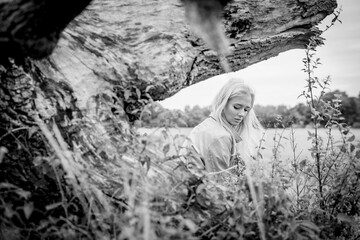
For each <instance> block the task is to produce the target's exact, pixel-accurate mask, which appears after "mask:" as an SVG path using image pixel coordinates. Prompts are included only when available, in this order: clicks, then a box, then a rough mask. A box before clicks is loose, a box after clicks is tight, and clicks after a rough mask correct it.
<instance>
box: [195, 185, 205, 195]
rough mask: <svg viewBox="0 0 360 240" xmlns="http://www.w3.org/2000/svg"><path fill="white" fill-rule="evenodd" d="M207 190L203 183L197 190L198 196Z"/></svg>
mask: <svg viewBox="0 0 360 240" xmlns="http://www.w3.org/2000/svg"><path fill="white" fill-rule="evenodd" d="M204 189H205V184H203V183H201V184H199V186H198V187H197V188H196V194H199V193H201V192H202V190H204Z"/></svg>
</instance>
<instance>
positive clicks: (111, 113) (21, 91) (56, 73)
mask: <svg viewBox="0 0 360 240" xmlns="http://www.w3.org/2000/svg"><path fill="white" fill-rule="evenodd" d="M37 2H38V1H37ZM37 2H36V3H35V1H31V0H18V1H10V2H9V1H5V2H4V1H3V2H2V3H0V11H1V13H0V21H1V26H0V51H1V58H0V75H1V82H0V111H1V113H0V120H1V123H0V128H1V129H0V141H1V142H0V146H5V147H6V148H7V149H8V154H6V155H5V158H4V161H3V163H2V164H3V166H6V168H3V169H2V170H1V171H5V172H4V173H6V171H8V172H7V173H9V172H11V171H12V172H13V173H12V175H13V176H16V178H17V179H23V180H21V181H20V180H16V181H14V180H13V179H10V178H3V179H1V181H2V182H3V181H9V182H12V183H14V184H16V185H21V186H24V182H29V181H30V182H34V181H35V180H34V179H36V178H39V176H40V175H41V174H40V173H39V171H40V170H39V169H37V167H36V166H37V165H36V164H35V165H34V164H33V162H34V161H35V160H39V158H41V159H42V160H44V159H46V157H45V156H47V157H49V156H51V155H52V151H53V150H50V149H54V143H51V141H50V139H49V137H46V138H44V136H46V134H45V133H44V131H45V132H46V130H44V128H45V126H47V127H50V128H51V132H54V131H55V132H56V127H54V126H55V125H54V123H55V124H56V126H58V127H59V128H60V132H61V134H62V137H63V138H64V139H65V142H66V143H67V144H65V145H64V144H62V143H61V139H59V136H57V137H56V136H55V137H56V140H57V142H56V144H58V147H59V146H60V149H61V151H60V153H57V158H59V159H63V161H62V164H61V166H62V167H63V168H67V167H68V168H67V169H65V170H66V171H68V172H69V171H70V172H71V171H72V170H70V169H72V167H71V166H77V167H74V168H78V169H81V170H79V172H76V171H75V173H74V174H75V175H76V176H77V177H78V178H80V177H79V176H84V174H85V176H86V180H83V181H82V180H78V181H79V182H80V185H81V184H83V185H82V186H83V187H84V186H85V185H86V183H85V182H90V183H92V184H91V186H92V189H93V188H96V189H102V191H103V192H105V193H106V194H108V195H110V196H114V194H115V193H118V192H119V191H118V190H119V188H122V180H121V179H124V175H126V174H127V173H129V171H130V170H126V169H128V168H129V166H132V165H134V164H135V163H134V162H132V160H131V159H137V160H140V162H141V163H143V164H150V163H149V162H148V158H147V157H149V156H150V155H151V154H152V153H151V152H147V153H146V154H145V153H144V152H143V151H141V150H142V149H145V146H146V144H147V143H144V142H143V141H141V140H140V139H138V138H136V137H134V136H135V133H134V131H133V129H132V127H131V123H132V122H133V121H135V120H136V119H138V118H139V116H140V114H141V110H142V108H143V107H144V106H145V105H146V104H147V103H149V102H150V101H153V100H162V99H165V98H167V97H169V96H172V95H173V94H175V93H176V92H178V91H179V90H181V89H182V88H184V87H187V86H190V85H192V84H194V83H197V82H200V81H203V80H206V79H207V78H210V77H212V76H215V75H218V74H221V73H223V72H224V71H223V69H222V68H221V66H220V64H219V60H218V57H217V54H216V52H214V51H213V50H211V49H209V48H208V47H207V45H205V44H204V42H203V41H202V40H200V39H199V38H198V37H197V36H195V35H194V34H193V33H192V31H191V30H190V29H189V27H188V25H187V23H186V20H185V19H184V15H185V13H184V8H183V6H182V4H181V3H180V2H179V1H177V0H169V1H156V0H154V1H140V0H122V1H117V0H101V1H100V0H95V1H93V2H92V3H91V4H90V5H89V6H87V9H86V10H85V11H83V12H82V13H81V14H80V15H79V16H77V17H76V18H75V19H74V20H73V21H71V19H73V18H74V17H75V16H76V15H77V14H78V13H80V11H81V10H82V9H83V8H85V6H86V5H87V4H88V3H89V2H90V0H83V1H80V0H77V1H75V2H76V3H73V2H71V3H70V2H69V1H61V4H60V3H56V4H55V3H53V1H45V0H42V1H41V2H42V3H43V4H39V5H37ZM50 2H51V3H50ZM336 6H337V4H336V0H322V1H314V0H303V1H297V0H289V1H286V3H284V1H281V0H277V1H260V0H249V1H241V0H234V1H232V2H230V3H229V4H227V5H226V7H225V9H224V11H223V20H222V21H223V22H222V23H223V26H224V29H225V34H226V36H227V38H228V39H229V42H230V49H231V54H230V55H229V56H227V57H226V60H227V61H228V62H229V64H230V67H231V69H232V70H233V71H237V70H240V69H243V68H246V67H248V66H250V65H252V64H255V63H257V62H260V61H263V60H266V59H268V58H271V57H274V56H277V55H278V54H279V53H281V52H284V51H287V50H290V49H294V48H305V47H306V45H307V43H308V42H309V38H310V37H311V36H320V34H321V32H320V31H319V30H318V29H317V28H316V25H317V24H319V22H320V21H321V20H322V19H324V18H325V17H326V16H328V15H330V14H331V13H332V12H333V11H334V9H335V8H336ZM25 13H26V14H25ZM70 21H71V22H70ZM69 22H70V24H69V25H67V24H68V23H69ZM66 26H67V27H66ZM65 27H66V28H65ZM64 28H65V30H63V29H64ZM59 37H60V39H59ZM318 39H319V44H321V43H322V39H321V38H318ZM50 53H51V55H49V54H50ZM48 55H49V56H48ZM44 56H47V57H45V58H43V57H44ZM43 123H45V125H44V124H43ZM40 129H42V131H40ZM55 135H56V134H55ZM49 141H50V144H48V142H49ZM56 144H55V145H56ZM50 146H51V147H50ZM55 148H56V146H55ZM67 149H72V150H73V151H77V153H79V154H81V157H79V158H76V157H69V156H66V154H64V155H62V154H61V152H66V151H67ZM55 152H56V150H55ZM125 155H126V156H127V157H124V156H125ZM0 156H1V154H0ZM119 156H122V158H121V160H123V161H124V162H125V163H124V162H121V163H119V158H118V157H119ZM129 156H131V157H129ZM146 156H147V157H146ZM20 159H21V161H18V160H20ZM79 159H80V160H79ZM81 159H83V160H84V159H86V161H85V162H84V161H82V160H81ZM1 160H2V159H0V164H1ZM44 161H45V160H44ZM66 162H68V163H70V164H68V165H67V163H66ZM14 165H20V166H21V167H20V168H22V169H23V170H21V169H17V170H14V169H13V166H14ZM25 165H26V166H27V167H24V166H25ZM34 166H35V167H34ZM66 166H67V167H66ZM4 169H8V170H4ZM9 169H12V170H11V171H10V170H9ZM50 172H51V171H50ZM129 174H130V173H129ZM42 175H44V174H42ZM50 175H51V174H50ZM68 175H69V173H68ZM8 176H10V175H8ZM20 176H21V177H20ZM32 176H33V177H32ZM52 179H53V182H54V184H56V183H55V182H56V181H55V177H54V176H53V175H52ZM67 179H69V177H68V178H67ZM49 188H50V187H49ZM85 188H86V187H85ZM31 189H32V187H31V186H29V187H28V190H31ZM96 189H95V190H94V189H93V190H94V191H90V192H92V193H91V194H93V195H96V192H97V191H98V190H96ZM120 192H121V191H120ZM115 195H116V194H115ZM57 198H59V196H57ZM100 198H101V197H98V196H97V199H98V200H99V199H100ZM99 201H101V200H99ZM48 203H49V202H47V204H48Z"/></svg>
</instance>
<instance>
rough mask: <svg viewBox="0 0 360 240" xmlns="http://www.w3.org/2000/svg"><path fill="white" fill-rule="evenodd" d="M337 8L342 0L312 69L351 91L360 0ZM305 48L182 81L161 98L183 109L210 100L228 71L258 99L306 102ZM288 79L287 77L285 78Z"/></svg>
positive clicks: (355, 91) (359, 52)
mask: <svg viewBox="0 0 360 240" xmlns="http://www.w3.org/2000/svg"><path fill="white" fill-rule="evenodd" d="M337 2H338V8H337V9H339V8H340V6H342V11H341V12H340V16H339V20H340V21H341V22H342V23H340V22H336V23H335V25H334V26H332V27H331V28H330V29H328V30H327V31H326V32H324V34H322V37H324V38H325V41H324V45H322V46H319V47H318V48H317V51H316V56H315V57H317V58H320V62H321V63H322V64H321V65H320V66H319V67H318V69H317V70H316V72H315V76H317V77H319V79H324V78H326V77H327V76H330V78H331V83H330V86H329V88H330V89H329V91H335V90H339V91H341V92H345V93H346V94H347V95H348V96H349V97H358V96H359V94H360V81H359V79H360V69H359V68H358V66H357V65H358V64H359V62H360V43H359V39H360V15H359V14H358V12H359V11H360V1H351V0H338V1H337ZM333 17H334V15H330V16H328V17H327V18H326V19H324V20H323V22H322V23H321V24H320V25H319V28H320V29H324V28H325V26H326V24H329V23H330V22H331V20H332V19H333ZM304 57H305V50H304V49H294V50H289V51H286V52H283V53H280V54H279V55H278V56H276V57H273V58H270V59H267V60H264V61H261V62H259V63H256V64H253V65H251V66H249V67H247V68H245V69H242V70H239V71H235V72H231V73H228V74H227V73H225V74H221V75H218V76H214V77H212V78H209V79H206V80H204V81H202V82H199V83H196V84H194V85H192V86H189V87H186V88H184V89H182V90H181V91H179V92H178V93H176V94H175V95H174V96H172V97H170V98H167V99H165V100H163V101H159V103H160V104H161V105H162V106H163V107H164V108H167V109H182V110H183V109H184V108H185V106H186V105H189V106H190V107H192V106H195V105H198V106H200V107H206V106H210V105H211V102H212V100H213V98H214V96H215V94H216V93H217V90H218V89H219V88H221V86H222V85H223V84H224V83H225V80H226V79H227V78H229V76H228V75H229V74H230V75H234V76H236V77H240V78H242V79H244V80H245V81H246V82H247V83H250V85H251V86H252V87H253V88H254V90H255V92H256V100H255V104H256V105H261V106H267V105H272V106H280V105H285V106H287V107H294V106H296V105H297V104H298V103H305V99H303V98H300V99H299V98H298V96H299V95H300V94H301V93H302V92H303V90H305V86H306V80H305V79H306V74H305V73H304V72H303V71H302V70H301V69H302V68H303V62H302V59H303V58H304ZM289 81H291V82H289Z"/></svg>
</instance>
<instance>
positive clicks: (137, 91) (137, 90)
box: [135, 88, 141, 99]
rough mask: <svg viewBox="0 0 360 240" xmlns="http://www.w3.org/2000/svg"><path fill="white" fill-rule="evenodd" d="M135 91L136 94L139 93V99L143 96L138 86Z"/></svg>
mask: <svg viewBox="0 0 360 240" xmlns="http://www.w3.org/2000/svg"><path fill="white" fill-rule="evenodd" d="M135 91H136V95H137V97H138V99H140V98H141V92H140V90H139V89H138V88H135Z"/></svg>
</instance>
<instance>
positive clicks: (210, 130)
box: [191, 117, 231, 138]
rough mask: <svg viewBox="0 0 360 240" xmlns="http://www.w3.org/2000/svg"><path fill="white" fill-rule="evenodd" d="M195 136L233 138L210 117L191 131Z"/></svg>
mask: <svg viewBox="0 0 360 240" xmlns="http://www.w3.org/2000/svg"><path fill="white" fill-rule="evenodd" d="M191 132H192V133H193V134H204V135H207V136H209V137H216V138H231V135H230V133H229V132H228V131H226V130H225V128H224V127H223V126H222V125H221V124H220V123H219V122H218V121H216V120H215V119H214V118H212V117H208V118H206V119H205V120H204V121H202V122H201V123H200V124H199V125H197V126H196V127H194V128H193V130H192V131H191Z"/></svg>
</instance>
